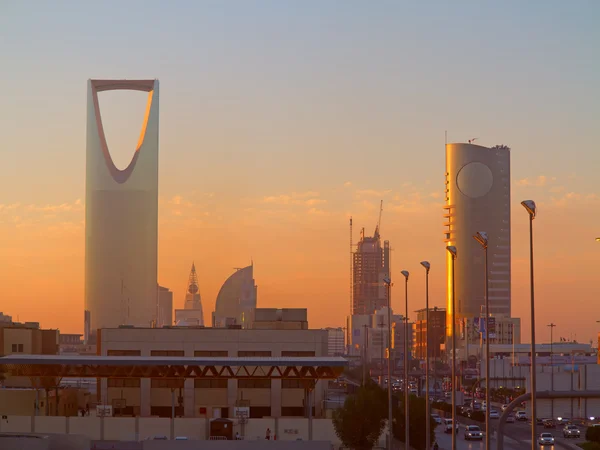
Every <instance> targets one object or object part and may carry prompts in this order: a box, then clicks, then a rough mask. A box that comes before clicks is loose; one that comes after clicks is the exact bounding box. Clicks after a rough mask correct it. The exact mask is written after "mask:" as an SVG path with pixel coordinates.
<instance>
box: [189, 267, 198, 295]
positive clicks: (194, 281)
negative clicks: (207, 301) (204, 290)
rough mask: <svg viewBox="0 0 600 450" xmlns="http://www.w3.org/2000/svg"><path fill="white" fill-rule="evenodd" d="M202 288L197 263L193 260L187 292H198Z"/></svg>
mask: <svg viewBox="0 0 600 450" xmlns="http://www.w3.org/2000/svg"><path fill="white" fill-rule="evenodd" d="M199 290H200V287H199V286H198V275H197V274H196V264H195V263H193V262H192V270H191V271H190V277H189V278H188V286H187V292H188V293H190V294H197V293H198V291H199Z"/></svg>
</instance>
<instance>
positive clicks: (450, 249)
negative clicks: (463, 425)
mask: <svg viewBox="0 0 600 450" xmlns="http://www.w3.org/2000/svg"><path fill="white" fill-rule="evenodd" d="M446 250H448V253H450V255H451V256H452V265H451V267H452V276H451V277H452V299H451V303H450V305H451V306H450V307H451V309H452V327H451V330H452V385H451V386H452V450H456V433H455V430H454V427H456V302H455V299H454V297H455V295H454V294H455V289H454V266H455V262H456V256H457V253H456V247H455V246H454V245H449V246H448V247H446Z"/></svg>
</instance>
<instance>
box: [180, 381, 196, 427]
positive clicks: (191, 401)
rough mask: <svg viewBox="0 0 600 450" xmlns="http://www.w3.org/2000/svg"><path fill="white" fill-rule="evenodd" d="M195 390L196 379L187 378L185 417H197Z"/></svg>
mask: <svg viewBox="0 0 600 450" xmlns="http://www.w3.org/2000/svg"><path fill="white" fill-rule="evenodd" d="M195 401H196V400H195V390H194V379H193V378H187V379H186V380H185V382H184V384H183V416H184V417H195V416H196V411H195V409H196V408H194V406H195Z"/></svg>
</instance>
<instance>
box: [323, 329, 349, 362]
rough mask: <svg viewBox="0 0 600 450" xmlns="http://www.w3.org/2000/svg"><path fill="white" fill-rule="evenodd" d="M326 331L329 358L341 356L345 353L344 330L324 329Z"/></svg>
mask: <svg viewBox="0 0 600 450" xmlns="http://www.w3.org/2000/svg"><path fill="white" fill-rule="evenodd" d="M325 329H326V330H327V340H328V354H329V356H342V355H344V354H345V353H346V345H345V340H344V330H343V329H342V328H325Z"/></svg>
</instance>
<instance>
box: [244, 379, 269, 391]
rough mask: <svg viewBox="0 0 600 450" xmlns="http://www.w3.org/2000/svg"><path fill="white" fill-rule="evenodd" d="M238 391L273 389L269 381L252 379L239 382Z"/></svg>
mask: <svg viewBox="0 0 600 450" xmlns="http://www.w3.org/2000/svg"><path fill="white" fill-rule="evenodd" d="M238 389H271V380H269V379H252V380H245V379H240V380H238Z"/></svg>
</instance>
